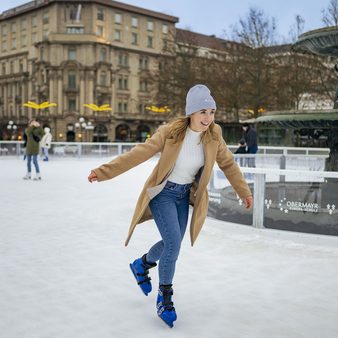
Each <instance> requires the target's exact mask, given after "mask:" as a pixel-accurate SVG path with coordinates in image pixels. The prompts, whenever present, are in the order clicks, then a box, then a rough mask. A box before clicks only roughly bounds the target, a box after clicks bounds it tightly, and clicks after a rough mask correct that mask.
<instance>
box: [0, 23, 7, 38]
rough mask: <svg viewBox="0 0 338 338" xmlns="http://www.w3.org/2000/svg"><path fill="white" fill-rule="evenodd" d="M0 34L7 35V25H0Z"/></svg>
mask: <svg viewBox="0 0 338 338" xmlns="http://www.w3.org/2000/svg"><path fill="white" fill-rule="evenodd" d="M1 35H2V36H6V35H7V26H6V25H2V26H1Z"/></svg>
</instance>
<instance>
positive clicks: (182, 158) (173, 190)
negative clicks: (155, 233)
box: [88, 84, 253, 327]
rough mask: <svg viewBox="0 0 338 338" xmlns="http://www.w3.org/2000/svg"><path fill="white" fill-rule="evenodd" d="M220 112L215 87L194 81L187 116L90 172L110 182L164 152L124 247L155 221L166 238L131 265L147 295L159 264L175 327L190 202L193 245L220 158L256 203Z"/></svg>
mask: <svg viewBox="0 0 338 338" xmlns="http://www.w3.org/2000/svg"><path fill="white" fill-rule="evenodd" d="M215 112H216V103H215V101H214V99H213V97H212V96H211V94H210V90H209V89H208V88H207V87H206V86H205V85H201V84H198V85H195V86H194V87H192V88H191V89H190V90H189V91H188V93H187V97H186V109H185V115H186V116H185V117H180V118H178V119H175V120H173V121H171V122H169V123H168V124H166V125H162V126H161V127H160V128H159V129H158V130H157V132H156V133H155V134H154V135H153V136H152V137H151V138H149V139H147V140H146V142H145V143H143V144H139V145H137V146H135V147H134V148H132V149H131V150H130V151H129V152H127V153H125V154H122V155H120V156H118V157H117V158H115V159H113V160H112V161H111V162H109V163H106V164H103V165H101V166H100V167H99V168H96V169H93V170H92V171H91V173H90V174H89V176H88V180H89V182H94V181H99V182H101V181H105V180H109V179H112V178H114V177H116V176H118V175H120V174H122V173H124V172H126V171H127V170H129V169H131V168H133V167H135V166H137V165H138V164H140V163H142V162H145V161H146V160H148V159H149V158H151V157H152V156H154V155H155V154H157V153H161V155H160V159H159V161H158V163H157V165H156V167H155V168H154V170H153V172H152V173H151V175H150V176H149V178H148V179H147V181H146V183H145V185H144V188H143V190H142V192H141V195H140V197H139V199H138V202H137V205H136V209H135V212H134V216H133V219H132V221H131V225H130V228H129V233H128V236H127V239H126V242H125V245H126V246H127V245H128V243H129V240H130V238H131V236H132V234H133V232H134V230H135V227H136V225H137V224H139V223H142V222H144V221H146V220H148V219H151V218H153V219H154V220H155V223H156V225H157V228H158V230H159V233H160V235H161V240H160V241H158V242H157V243H155V244H154V245H153V246H152V247H151V248H150V250H149V251H148V252H147V253H145V254H143V255H142V257H140V258H137V259H136V260H135V261H134V262H133V263H131V264H130V268H131V270H132V272H133V274H134V276H135V278H136V281H137V284H138V285H139V286H140V288H141V289H142V291H143V293H144V294H145V295H148V294H149V293H150V292H151V291H152V285H151V278H150V277H149V270H150V269H152V268H154V267H155V266H157V263H158V272H159V289H158V295H157V303H156V308H157V314H158V316H159V317H160V318H161V319H162V320H163V321H164V322H165V323H166V324H167V325H169V326H170V327H173V323H174V321H175V320H176V319H177V314H176V310H175V307H174V304H173V301H172V295H173V278H174V274H175V266H176V261H177V259H178V256H179V253H180V247H181V242H182V239H183V236H184V234H185V230H186V227H187V222H188V211H189V204H190V205H191V206H193V212H192V217H191V223H190V240H191V244H192V245H193V244H194V243H195V241H196V239H197V236H198V234H199V233H200V231H201V229H202V226H203V223H204V221H205V218H206V216H207V211H208V193H207V185H208V182H209V179H210V176H211V174H212V172H213V167H214V163H215V162H217V163H218V165H219V167H220V169H221V170H222V171H223V172H224V174H225V175H226V176H227V178H228V180H229V182H230V183H231V185H232V186H233V188H234V189H235V191H236V192H237V194H238V195H239V196H240V197H241V198H242V200H243V202H244V205H245V207H246V208H250V207H251V206H252V203H253V200H252V194H251V191H250V189H249V187H248V185H247V183H246V181H245V180H244V178H243V175H242V173H241V171H240V169H239V167H238V165H237V164H236V163H235V161H234V158H233V155H232V153H231V152H230V151H229V149H228V147H227V145H226V143H225V142H224V139H223V137H222V131H221V127H220V126H219V125H217V124H216V123H215V122H214V119H215ZM195 282H198V281H195Z"/></svg>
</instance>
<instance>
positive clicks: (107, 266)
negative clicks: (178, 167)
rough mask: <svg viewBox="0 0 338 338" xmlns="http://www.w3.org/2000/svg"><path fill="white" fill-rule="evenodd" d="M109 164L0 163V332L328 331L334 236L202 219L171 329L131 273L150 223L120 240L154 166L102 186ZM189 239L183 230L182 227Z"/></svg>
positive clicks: (211, 334) (41, 337) (312, 336)
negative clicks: (31, 170)
mask: <svg viewBox="0 0 338 338" xmlns="http://www.w3.org/2000/svg"><path fill="white" fill-rule="evenodd" d="M106 161H108V159H102V158H101V159H99V158H97V159H77V158H74V159H57V160H53V159H52V160H51V161H50V162H48V163H45V162H40V165H41V173H42V178H43V180H42V181H41V182H35V181H24V180H23V179H22V177H23V176H24V174H25V171H26V168H25V163H24V161H23V160H22V158H14V157H13V158H6V157H1V158H0V173H1V175H0V187H1V189H0V201H1V203H0V311H1V313H0V336H1V337H3V338H28V337H29V338H120V337H121V338H129V337H130V338H135V337H140V338H141V337H142V338H143V337H147V338H155V337H156V338H161V337H169V335H170V336H171V337H182V338H189V337H201V338H206V337H208V338H226V337H227V338H244V337H245V338H249V337H250V338H251V337H252V338H253V337H254V338H277V337H280V338H301V337H304V338H318V337H323V338H335V337H338V238H335V237H329V236H320V235H309V234H298V233H290V232H283V231H276V230H267V229H264V230H259V229H254V228H251V227H247V226H241V225H235V224H230V223H224V222H221V221H217V220H213V219H210V218H208V219H207V221H206V224H205V225H204V228H203V230H202V232H201V234H200V237H199V238H198V240H197V242H196V245H195V246H194V247H193V248H192V247H191V246H190V242H189V236H186V237H185V240H184V243H183V246H182V250H181V254H180V257H179V261H178V264H177V270H176V276H175V280H174V292H175V294H174V302H175V307H176V309H177V314H178V320H177V322H175V327H174V328H173V329H169V328H168V327H167V326H166V325H165V324H163V322H162V321H161V320H160V319H158V317H157V315H156V312H155V299H156V286H157V282H158V276H157V270H151V276H152V278H153V285H154V286H155V288H154V289H155V290H153V292H152V294H150V295H149V296H148V297H145V296H144V295H143V294H142V293H141V291H140V290H139V289H138V287H137V285H136V282H135V280H134V277H133V276H132V274H131V272H130V270H129V266H128V265H129V262H130V261H132V260H134V259H135V258H136V257H139V256H140V255H142V254H143V253H145V252H146V251H147V249H148V248H149V247H150V246H151V245H152V244H153V243H154V242H155V241H157V240H159V234H158V232H157V229H156V227H155V225H154V223H153V222H152V221H149V222H146V223H144V224H141V225H139V226H138V227H137V228H136V231H135V233H134V237H133V238H132V240H131V242H130V244H129V246H128V247H127V248H126V247H124V240H125V237H126V235H127V230H128V226H129V222H130V219H131V216H132V213H133V209H134V205H135V203H136V199H137V197H138V194H139V192H140V190H141V188H142V185H143V182H144V181H145V179H146V177H147V175H148V173H149V172H150V170H151V169H152V168H153V166H154V164H155V162H154V161H148V162H147V163H145V164H143V165H141V166H139V167H137V168H135V169H132V170H131V171H129V172H127V173H125V174H124V175H122V176H120V177H118V178H116V179H114V180H111V181H107V182H103V183H95V184H89V183H88V181H87V175H88V173H89V171H90V169H91V168H95V167H97V166H98V165H99V164H101V163H103V162H106ZM187 235H188V233H187Z"/></svg>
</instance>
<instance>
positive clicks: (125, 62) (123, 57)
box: [119, 53, 129, 67]
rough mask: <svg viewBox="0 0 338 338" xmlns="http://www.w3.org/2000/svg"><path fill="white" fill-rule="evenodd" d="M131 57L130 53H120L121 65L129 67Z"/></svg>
mask: <svg viewBox="0 0 338 338" xmlns="http://www.w3.org/2000/svg"><path fill="white" fill-rule="evenodd" d="M128 65H129V57H128V54H122V53H121V54H119V66H124V67H128Z"/></svg>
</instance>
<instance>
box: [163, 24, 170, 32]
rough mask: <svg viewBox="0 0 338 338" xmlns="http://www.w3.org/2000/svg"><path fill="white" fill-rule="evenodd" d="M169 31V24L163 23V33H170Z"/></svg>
mask: <svg viewBox="0 0 338 338" xmlns="http://www.w3.org/2000/svg"><path fill="white" fill-rule="evenodd" d="M168 32H169V26H168V25H167V24H165V23H164V24H163V25H162V33H163V34H168Z"/></svg>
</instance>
